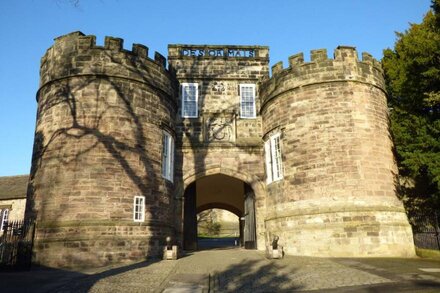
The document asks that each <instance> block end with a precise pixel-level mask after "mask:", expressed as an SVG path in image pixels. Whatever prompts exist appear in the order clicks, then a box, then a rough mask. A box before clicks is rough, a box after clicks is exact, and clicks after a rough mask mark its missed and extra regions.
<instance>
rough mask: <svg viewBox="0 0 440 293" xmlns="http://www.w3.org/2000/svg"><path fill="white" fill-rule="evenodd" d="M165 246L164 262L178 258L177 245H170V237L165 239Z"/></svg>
mask: <svg viewBox="0 0 440 293" xmlns="http://www.w3.org/2000/svg"><path fill="white" fill-rule="evenodd" d="M166 242H167V245H165V247H164V248H163V259H164V260H176V259H177V258H178V249H177V245H171V237H169V236H168V237H167V238H166Z"/></svg>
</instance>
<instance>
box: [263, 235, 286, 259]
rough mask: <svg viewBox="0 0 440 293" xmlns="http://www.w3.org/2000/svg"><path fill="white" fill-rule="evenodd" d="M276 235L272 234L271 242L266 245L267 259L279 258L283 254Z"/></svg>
mask: <svg viewBox="0 0 440 293" xmlns="http://www.w3.org/2000/svg"><path fill="white" fill-rule="evenodd" d="M279 239H280V238H279V237H278V236H274V238H273V241H272V244H271V245H268V246H267V247H266V257H267V258H269V259H281V258H283V256H284V251H283V247H282V246H281V245H279V244H278V240H279Z"/></svg>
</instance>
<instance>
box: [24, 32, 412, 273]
mask: <svg viewBox="0 0 440 293" xmlns="http://www.w3.org/2000/svg"><path fill="white" fill-rule="evenodd" d="M122 42H123V41H122V39H119V38H112V37H107V38H106V40H105V45H104V46H103V47H100V46H96V44H95V37H94V36H85V35H83V34H82V33H80V32H76V33H71V34H69V35H65V36H62V37H60V38H57V39H56V41H55V44H54V45H53V46H52V47H51V48H50V49H49V50H48V51H47V53H46V54H45V56H44V57H43V59H42V63H41V80H40V89H39V91H38V94H37V100H38V113H37V127H36V135H35V143H34V155H33V167H32V174H31V180H30V185H29V186H30V188H29V190H28V206H27V212H26V213H27V216H28V217H35V218H36V219H37V232H36V242H35V257H36V258H35V260H36V261H37V262H40V263H42V264H45V265H48V266H55V267H63V266H67V267H75V266H84V265H89V266H100V265H104V264H108V263H114V262H123V261H128V260H140V259H143V258H145V257H150V256H154V255H156V256H158V255H160V254H161V253H163V251H162V248H163V245H164V240H165V237H166V236H170V235H171V236H174V237H176V239H177V240H178V242H179V241H182V237H183V235H182V233H183V231H182V226H183V225H182V220H183V200H184V199H183V195H184V191H185V188H186V187H187V186H189V185H190V184H192V183H193V182H194V181H196V180H198V179H199V178H202V177H204V176H209V175H216V174H223V175H227V176H231V177H234V178H236V179H239V180H241V181H243V182H244V183H247V184H248V185H249V186H250V187H251V188H252V189H253V191H254V193H255V197H256V202H255V209H256V234H257V247H258V249H260V250H264V249H265V248H266V246H267V245H269V244H270V241H271V239H272V236H273V235H278V236H279V237H280V240H279V244H280V245H282V246H283V248H284V252H285V253H286V254H296V255H313V256H410V255H413V254H414V251H413V244H412V243H413V242H412V234H411V228H410V226H409V224H408V221H407V218H406V215H405V212H404V210H403V207H402V204H401V203H400V202H399V201H398V200H397V198H396V175H397V168H396V164H395V161H394V158H393V154H392V147H393V146H392V142H391V139H390V137H389V130H388V116H387V115H388V114H387V107H386V97H385V89H384V80H383V76H382V69H381V68H380V64H379V63H378V62H377V61H375V60H374V59H373V58H372V57H371V55H369V54H366V53H364V54H363V55H362V58H363V60H358V57H357V52H356V50H355V49H354V48H353V47H338V48H337V49H336V50H335V54H334V56H335V57H334V59H329V58H328V57H327V51H326V50H324V49H320V50H314V51H312V54H311V55H312V56H311V62H307V63H306V62H304V56H303V54H302V53H301V54H296V55H293V56H291V57H290V58H289V65H290V67H289V68H286V69H283V65H282V63H277V64H276V65H275V66H274V67H273V68H272V73H273V76H272V77H271V78H269V59H268V53H269V49H268V47H262V46H195V45H170V46H169V49H168V59H169V60H168V61H169V70H167V69H166V68H165V59H164V57H163V56H162V55H160V54H159V53H156V54H155V58H154V60H153V59H149V58H148V48H147V47H145V46H143V45H139V44H135V45H133V50H132V51H127V50H124V49H123V46H122ZM185 82H191V83H193V82H196V83H198V91H199V99H198V110H199V111H198V117H197V118H182V117H181V106H182V105H181V104H182V101H181V96H180V94H179V85H180V84H181V83H185ZM240 84H255V85H256V102H255V103H256V112H257V116H256V117H255V118H251V119H249V118H246V119H244V118H241V117H240V92H239V88H240ZM163 130H166V131H167V132H168V133H170V134H171V135H172V136H173V137H174V138H175V142H176V150H175V158H174V170H175V176H174V181H173V182H170V181H167V180H165V179H164V178H162V176H161V167H162V162H161V159H162V135H163ZM275 132H277V133H280V134H281V152H282V161H283V168H284V172H283V173H284V177H283V179H282V180H279V181H276V182H272V183H270V184H268V183H266V180H265V173H264V172H265V171H264V170H265V168H264V150H263V142H264V141H265V140H267V138H268V137H269V136H270V135H271V134H272V133H275ZM135 195H144V196H145V197H146V203H145V208H146V213H145V214H146V215H145V221H144V222H141V223H135V222H133V197H134V196H135Z"/></svg>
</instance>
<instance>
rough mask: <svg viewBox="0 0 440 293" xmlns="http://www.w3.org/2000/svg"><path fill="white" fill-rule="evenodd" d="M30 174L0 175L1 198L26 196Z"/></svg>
mask: <svg viewBox="0 0 440 293" xmlns="http://www.w3.org/2000/svg"><path fill="white" fill-rule="evenodd" d="M28 180H29V175H18V176H3V177H0V200H4V199H17V198H26V191H27V184H28Z"/></svg>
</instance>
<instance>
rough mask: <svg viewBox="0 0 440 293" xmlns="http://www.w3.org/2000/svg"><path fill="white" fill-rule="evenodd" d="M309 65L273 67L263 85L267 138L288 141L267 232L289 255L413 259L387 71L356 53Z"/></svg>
mask: <svg viewBox="0 0 440 293" xmlns="http://www.w3.org/2000/svg"><path fill="white" fill-rule="evenodd" d="M311 56H312V58H311V62H309V63H304V62H303V56H302V55H296V56H293V57H291V59H290V63H291V64H290V67H289V68H287V69H284V70H283V69H282V67H281V66H282V65H281V64H277V65H275V66H274V68H273V73H274V76H273V77H272V79H271V80H268V81H266V82H264V83H263V84H262V85H261V86H260V88H261V92H260V95H261V96H262V97H264V99H263V106H262V109H261V112H262V117H263V134H264V136H265V138H267V137H268V136H270V135H271V133H274V132H280V133H281V135H282V154H283V164H284V178H283V180H280V181H277V182H273V183H271V184H269V185H268V186H267V189H266V191H267V215H266V227H267V232H268V233H269V234H276V235H278V236H279V237H280V244H282V245H284V248H285V250H286V253H289V254H299V255H311V256H370V255H376V256H379V255H380V256H403V255H413V254H414V249H413V244H412V243H413V242H412V232H411V228H410V226H409V224H408V221H407V218H406V214H405V211H404V209H403V205H402V203H401V202H399V201H398V200H397V198H396V185H395V184H396V182H395V180H396V176H397V169H396V163H395V161H394V158H393V153H392V147H393V146H392V142H391V139H390V135H389V130H388V115H387V105H386V96H385V86H384V83H383V78H382V71H381V68H380V65H379V64H377V62H376V61H375V60H373V59H372V58H371V56H369V55H367V54H364V55H363V60H362V61H358V60H357V52H356V51H355V50H354V48H351V47H339V48H337V49H336V50H335V59H328V58H327V52H326V51H325V50H316V51H312V54H311Z"/></svg>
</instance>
